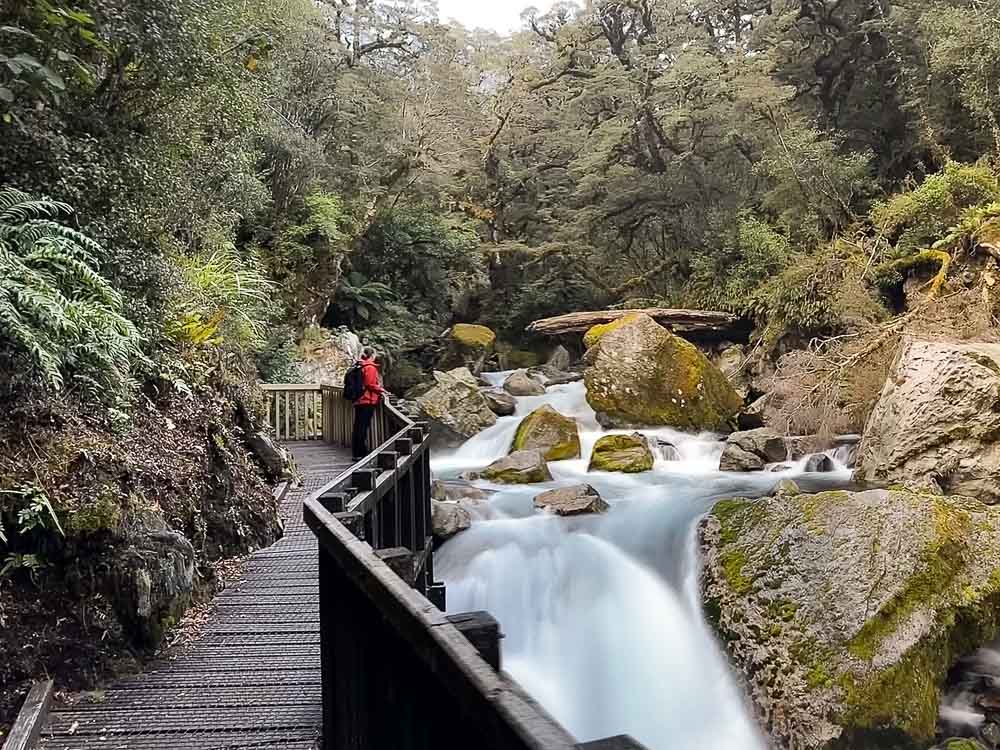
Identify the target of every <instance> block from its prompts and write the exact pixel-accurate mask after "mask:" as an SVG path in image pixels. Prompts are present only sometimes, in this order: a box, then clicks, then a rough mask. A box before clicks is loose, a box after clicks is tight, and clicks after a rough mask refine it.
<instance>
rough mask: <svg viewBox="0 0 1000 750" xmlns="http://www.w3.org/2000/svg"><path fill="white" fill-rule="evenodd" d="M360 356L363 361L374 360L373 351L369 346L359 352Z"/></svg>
mask: <svg viewBox="0 0 1000 750" xmlns="http://www.w3.org/2000/svg"><path fill="white" fill-rule="evenodd" d="M361 356H362V357H363V358H364V359H375V350H374V349H372V348H371V347H370V346H366V347H365V348H364V349H362V350H361Z"/></svg>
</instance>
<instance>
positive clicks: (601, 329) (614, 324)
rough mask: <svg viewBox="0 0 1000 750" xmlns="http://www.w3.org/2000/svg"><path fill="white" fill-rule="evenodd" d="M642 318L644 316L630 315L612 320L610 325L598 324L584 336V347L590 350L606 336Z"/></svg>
mask: <svg viewBox="0 0 1000 750" xmlns="http://www.w3.org/2000/svg"><path fill="white" fill-rule="evenodd" d="M640 317H642V316H641V315H640V314H639V313H629V314H628V315H623V316H622V317H620V318H618V319H617V320H612V321H611V322H610V323H598V324H597V325H596V326H591V328H590V330H589V331H587V332H586V333H585V334H584V335H583V345H584V346H585V347H586V348H587V349H590V348H591V347H593V346H595V345H596V344H597V343H598V342H599V341H600V340H601V339H602V338H604V336H605V334H608V333H611V332H612V331H614V330H616V329H618V328H621V327H622V326H625V325H628V324H629V323H634V322H635V321H636V320H638V319H639V318H640Z"/></svg>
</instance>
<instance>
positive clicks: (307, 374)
mask: <svg viewBox="0 0 1000 750" xmlns="http://www.w3.org/2000/svg"><path fill="white" fill-rule="evenodd" d="M362 348H363V347H362V345H361V339H359V338H358V335H357V334H356V333H352V332H351V331H348V330H344V329H340V330H336V331H329V330H327V329H325V328H319V327H312V328H310V329H308V330H307V331H306V332H305V334H304V335H303V337H302V340H301V341H300V342H299V354H300V355H301V358H302V361H301V363H300V364H299V370H300V372H301V375H302V382H303V383H319V384H321V385H336V386H340V385H343V384H344V375H345V374H347V370H348V369H349V368H350V367H351V365H352V364H354V363H355V362H356V361H357V360H358V358H359V357H361V350H362Z"/></svg>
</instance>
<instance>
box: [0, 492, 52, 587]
mask: <svg viewBox="0 0 1000 750" xmlns="http://www.w3.org/2000/svg"><path fill="white" fill-rule="evenodd" d="M5 528H10V529H12V532H10V534H11V536H12V537H13V539H11V538H8V534H7V532H5ZM53 533H57V534H58V535H59V536H63V529H62V525H61V524H60V523H59V517H58V516H57V515H56V512H55V509H54V508H53V507H52V503H51V501H50V500H49V497H48V495H47V494H46V493H45V491H44V490H42V489H40V488H39V487H36V486H33V485H32V486H26V487H18V488H16V489H13V490H0V542H2V543H3V544H4V545H5V546H6V545H8V544H10V545H11V548H12V549H20V550H26V549H30V550H31V551H30V552H23V551H21V552H18V551H12V552H10V553H9V554H8V555H7V556H6V557H5V558H4V564H3V566H2V567H0V579H2V578H4V577H6V576H8V575H12V574H13V573H15V572H17V571H19V570H26V571H28V573H29V574H30V575H31V577H32V579H33V580H34V579H36V577H37V574H38V573H39V572H40V571H42V570H43V569H45V568H46V567H48V563H47V562H46V560H45V556H44V554H43V552H42V550H43V548H44V546H45V539H46V538H47V537H48V536H50V535H52V534H53Z"/></svg>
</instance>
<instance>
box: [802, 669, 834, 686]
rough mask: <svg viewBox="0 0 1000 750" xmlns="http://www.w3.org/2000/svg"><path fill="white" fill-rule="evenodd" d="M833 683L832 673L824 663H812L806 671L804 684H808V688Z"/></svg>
mask: <svg viewBox="0 0 1000 750" xmlns="http://www.w3.org/2000/svg"><path fill="white" fill-rule="evenodd" d="M833 684H834V680H833V675H831V674H830V672H829V671H828V670H827V667H826V665H825V664H814V665H813V667H812V669H810V670H809V671H808V672H807V673H806V685H808V686H809V689H810V690H820V689H822V688H828V687H833Z"/></svg>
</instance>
